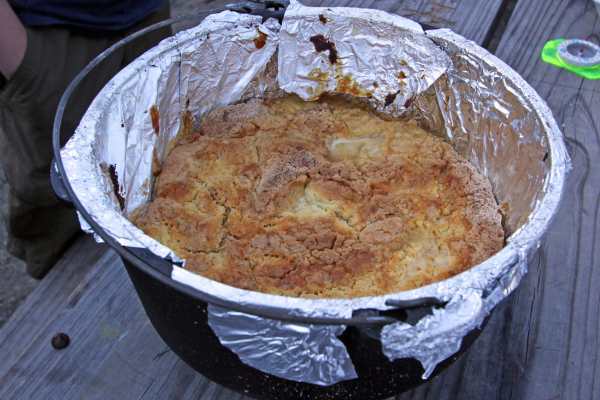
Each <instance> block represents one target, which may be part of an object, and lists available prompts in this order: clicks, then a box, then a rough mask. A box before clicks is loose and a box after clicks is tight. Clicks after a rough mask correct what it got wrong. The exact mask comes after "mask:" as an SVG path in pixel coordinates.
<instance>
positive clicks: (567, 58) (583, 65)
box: [542, 39, 600, 80]
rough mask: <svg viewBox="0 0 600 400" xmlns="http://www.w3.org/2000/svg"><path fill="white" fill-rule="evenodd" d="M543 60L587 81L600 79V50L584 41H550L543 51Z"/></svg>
mask: <svg viewBox="0 0 600 400" xmlns="http://www.w3.org/2000/svg"><path fill="white" fill-rule="evenodd" d="M542 60H543V61H544V62H546V63H548V64H551V65H554V66H556V67H558V68H562V69H566V70H567V71H569V72H572V73H574V74H575V75H578V76H580V77H582V78H585V79H593V80H595V79H600V48H599V47H598V46H596V45H595V44H593V43H590V42H586V41H584V40H579V39H554V40H550V41H549V42H547V43H546V44H545V45H544V48H543V49H542Z"/></svg>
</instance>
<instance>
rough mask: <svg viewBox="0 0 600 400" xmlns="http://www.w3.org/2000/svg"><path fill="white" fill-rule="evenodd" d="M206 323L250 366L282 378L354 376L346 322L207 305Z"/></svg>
mask: <svg viewBox="0 0 600 400" xmlns="http://www.w3.org/2000/svg"><path fill="white" fill-rule="evenodd" d="M208 324H209V325H210V327H211V329H212V330H213V332H214V333H215V334H216V335H217V337H218V338H219V341H220V342H221V344H222V345H223V346H225V347H227V348H228V349H230V350H231V351H233V352H234V353H235V354H237V356H238V357H239V358H240V360H241V361H242V362H243V363H244V364H247V365H249V366H251V367H254V368H256V369H258V370H261V371H263V372H267V373H270V374H272V375H275V376H278V377H280V378H284V379H288V380H292V381H297V382H309V383H312V384H313V385H320V386H329V385H333V384H335V383H338V382H340V381H345V380H349V379H355V378H357V377H358V376H357V375H356V371H355V370H354V365H353V364H352V360H351V359H350V355H349V354H348V351H347V350H346V346H345V345H344V344H343V343H342V342H341V341H340V340H339V339H338V338H337V337H338V336H339V335H341V334H342V333H343V332H344V330H345V329H346V327H345V326H344V325H333V326H331V325H300V324H292V323H289V322H283V321H277V320H272V319H267V318H261V317H257V316H255V315H251V314H245V313H240V312H236V311H231V310H228V309H224V308H221V307H216V306H208Z"/></svg>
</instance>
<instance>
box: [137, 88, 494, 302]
mask: <svg viewBox="0 0 600 400" xmlns="http://www.w3.org/2000/svg"><path fill="white" fill-rule="evenodd" d="M132 219H133V220H134V222H135V223H136V224H137V225H138V226H139V227H140V228H142V229H143V230H144V231H145V232H146V233H147V234H148V235H150V236H152V237H154V238H156V239H158V240H159V241H161V242H162V243H164V244H165V245H167V246H169V247H170V248H172V249H173V250H175V252H176V253H177V254H178V255H179V256H181V257H183V258H185V259H186V260H187V265H188V267H189V268H190V269H191V270H192V271H195V272H198V273H200V274H202V275H205V276H207V277H209V278H212V279H215V280H218V281H221V282H224V283H227V284H230V285H233V286H237V287H241V288H245V289H251V290H257V291H262V292H269V293H275V294H283V295H291V296H303V297H356V296H365V295H378V294H384V293H389V292H394V291H400V290H407V289H412V288H415V287H418V286H422V285H424V284H427V283H431V282H434V281H439V280H442V279H446V278H448V277H450V276H452V275H455V274H457V273H459V272H461V271H463V270H465V269H467V268H469V267H471V266H472V265H475V264H477V263H479V262H481V261H483V260H485V259H486V258H488V257H489V256H491V255H492V254H494V253H495V252H497V251H498V250H500V249H501V248H502V245H503V240H504V239H503V238H504V234H503V230H502V227H501V215H500V213H499V212H498V205H497V204H496V201H495V200H494V197H493V194H492V191H491V187H490V184H489V182H488V181H487V179H485V178H484V177H483V176H481V175H480V174H478V173H477V172H476V171H475V169H474V168H473V166H472V165H471V164H470V163H468V162H467V161H466V160H464V159H462V158H461V157H459V156H458V154H457V153H456V152H455V151H454V150H453V149H452V147H451V146H450V145H449V144H447V143H446V142H444V141H443V140H441V139H440V138H437V137H435V136H433V135H431V134H428V133H426V132H425V131H423V130H422V129H420V128H418V127H417V126H416V125H415V124H414V123H412V122H405V121H387V120H383V119H381V118H379V117H377V116H375V115H374V114H372V113H371V112H369V111H368V110H366V109H364V108H362V107H361V106H358V105H353V104H350V103H347V102H345V101H343V100H340V99H337V98H331V99H326V100H322V101H320V102H317V103H305V102H302V101H300V100H299V99H297V98H295V97H291V96H290V97H285V98H281V99H276V100H270V101H264V102H263V101H259V100H253V101H250V102H248V103H243V104H238V105H233V106H228V107H224V108H221V109H218V110H215V111H213V112H212V113H210V114H209V115H207V116H206V117H205V119H204V120H203V123H202V126H201V129H200V131H199V132H197V133H195V134H192V135H188V136H187V137H184V138H182V139H180V142H179V144H178V145H177V146H176V147H175V148H174V149H173V150H172V152H171V153H170V154H169V156H168V157H167V159H166V161H165V163H164V165H163V166H162V172H161V174H160V176H159V177H158V180H157V184H156V189H155V199H154V201H153V202H151V203H150V204H148V205H147V206H145V207H144V208H142V209H140V210H138V211H137V212H136V213H135V214H134V215H133V216H132Z"/></svg>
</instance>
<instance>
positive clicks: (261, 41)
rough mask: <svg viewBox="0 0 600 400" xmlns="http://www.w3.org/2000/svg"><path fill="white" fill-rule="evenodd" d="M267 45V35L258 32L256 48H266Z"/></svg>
mask: <svg viewBox="0 0 600 400" xmlns="http://www.w3.org/2000/svg"><path fill="white" fill-rule="evenodd" d="M266 43H267V35H265V34H264V33H262V32H261V31H258V36H257V37H256V38H255V39H254V45H255V46H256V48H257V49H262V48H263V47H265V44H266Z"/></svg>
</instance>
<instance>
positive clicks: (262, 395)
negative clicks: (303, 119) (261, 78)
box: [51, 8, 480, 400]
mask: <svg viewBox="0 0 600 400" xmlns="http://www.w3.org/2000/svg"><path fill="white" fill-rule="evenodd" d="M237 11H246V12H257V10H251V9H244V8H238V9H237ZM257 13H258V14H261V15H263V16H269V17H272V16H275V17H281V15H282V12H281V10H279V12H278V11H273V10H266V9H262V10H258V12H257ZM206 15H208V13H202V14H198V15H192V16H185V17H179V18H174V19H170V20H166V21H163V22H160V23H158V24H155V25H152V26H150V27H148V28H145V29H143V30H141V31H139V32H137V33H135V34H133V35H131V36H129V37H127V38H125V39H123V40H121V41H119V42H117V43H116V44H115V45H113V46H112V47H110V48H109V49H107V50H106V51H104V52H103V53H101V54H100V55H99V56H98V57H96V58H95V59H94V60H93V61H92V62H91V63H90V64H89V65H87V66H86V68H84V69H83V70H82V71H81V72H80V73H79V75H77V77H76V78H75V79H74V80H73V82H72V83H71V84H70V85H69V87H68V88H67V90H66V91H65V93H64V95H63V97H62V99H61V101H60V104H59V106H58V110H57V114H56V118H55V122H54V130H53V148H54V156H55V164H54V165H53V168H52V173H51V181H52V185H53V187H54V190H55V192H56V193H57V195H58V196H59V197H60V198H62V199H63V200H65V201H68V202H70V203H72V204H73V205H74V206H75V208H76V209H77V211H79V213H80V214H81V215H82V216H83V218H84V219H85V220H86V221H87V222H88V223H89V225H90V226H91V227H92V228H93V229H94V231H95V232H96V233H97V234H98V235H99V236H100V237H101V238H102V239H103V240H104V241H105V242H106V243H108V245H110V246H111V247H112V248H113V249H114V250H115V251H116V252H117V253H118V254H119V255H120V257H121V258H122V260H123V262H124V264H125V267H126V269H127V272H128V274H129V276H130V278H131V281H132V282H133V284H134V286H135V288H136V290H137V293H138V295H139V297H140V299H141V301H142V304H143V306H144V309H145V310H146V313H147V314H148V317H149V318H150V320H151V322H152V324H153V326H154V327H155V329H156V330H157V332H158V333H159V334H160V336H161V337H162V338H163V340H164V341H165V342H166V343H167V344H168V345H169V347H170V348H171V349H172V350H173V351H174V352H175V353H176V354H177V355H178V356H179V357H181V359H183V360H184V361H185V362H186V363H187V364H189V365H190V366H191V367H192V368H194V369H195V370H196V371H198V372H199V373H201V374H203V375H205V376H206V377H208V378H209V379H211V380H213V381H215V382H217V383H219V384H221V385H224V386H226V387H228V388H230V389H233V390H235V391H238V392H241V393H244V394H247V395H250V396H252V397H255V398H259V399H274V400H290V399H348V400H351V399H357V400H358V399H360V400H375V399H384V398H387V397H390V396H393V395H396V394H398V393H401V392H404V391H407V390H409V389H411V388H414V387H415V386H417V385H419V384H421V383H423V382H424V381H423V380H422V379H421V375H422V374H423V368H422V367H421V365H420V364H419V363H418V362H417V361H416V360H414V359H401V360H397V361H394V362H391V361H389V359H388V358H387V357H386V356H385V355H384V354H383V353H382V351H381V342H380V341H379V340H378V336H379V333H380V331H381V327H382V326H383V325H385V324H388V323H393V322H397V321H398V320H402V321H407V322H409V323H410V322H413V323H414V322H415V321H417V320H418V319H419V318H420V317H421V316H423V315H425V314H427V313H429V312H430V311H431V309H432V307H437V306H440V305H441V304H439V303H438V302H437V301H436V300H435V299H422V300H420V301H417V302H404V303H397V304H392V306H394V307H396V309H395V310H393V311H387V312H376V311H374V312H370V313H366V314H361V315H355V316H353V317H352V318H350V319H331V318H329V319H328V318H306V317H298V316H294V315H289V314H287V313H285V312H282V311H281V310H265V309H253V308H251V307H247V306H242V305H240V304H236V303H232V302H227V301H223V300H222V299H218V298H215V297H212V296H210V295H209V294H206V293H202V292H200V291H197V290H195V289H193V288H191V287H188V286H185V285H183V284H181V283H179V282H176V281H174V280H173V279H171V270H172V265H171V262H169V261H166V260H162V259H160V258H158V257H157V256H155V255H153V254H152V253H150V252H149V251H147V250H142V249H133V248H126V247H123V246H121V245H120V244H119V243H118V242H117V241H116V240H115V239H113V238H112V237H111V236H109V235H108V234H107V233H106V232H105V231H104V230H103V229H102V228H101V227H100V226H99V225H98V224H97V223H96V222H95V221H94V220H93V218H92V217H91V216H90V214H89V213H88V212H87V211H86V209H85V208H84V207H83V206H82V204H81V202H80V201H79V200H78V198H77V196H76V195H75V193H74V192H73V189H72V187H71V185H70V183H69V182H68V180H66V179H63V177H64V176H66V174H65V170H64V166H63V163H62V160H61V156H60V147H61V141H60V134H61V124H62V119H63V114H64V110H65V108H66V107H67V106H68V104H69V101H72V99H73V97H74V96H73V95H74V94H75V93H76V92H77V88H78V87H79V85H80V83H81V82H82V81H83V80H85V79H94V74H93V71H94V68H95V67H96V66H97V65H98V64H100V63H101V62H102V61H103V60H105V59H107V58H109V57H110V56H111V54H113V53H114V52H115V51H116V50H117V49H119V48H121V47H123V46H125V45H126V44H128V43H130V42H132V41H134V40H136V39H137V38H139V37H141V36H142V35H145V34H147V33H149V32H152V31H155V30H157V29H160V28H163V27H165V26H168V25H172V24H173V23H177V22H181V21H183V20H188V19H199V18H202V17H205V16H206ZM208 304H213V305H217V306H221V307H225V308H229V309H232V310H236V311H241V312H245V313H250V314H255V315H259V316H261V317H266V318H272V319H278V320H285V321H293V322H298V323H303V324H327V325H340V324H343V325H347V326H348V328H347V329H346V331H345V332H344V333H343V335H342V336H341V340H342V342H343V343H344V344H345V345H346V348H347V350H348V353H349V354H350V357H351V359H352V362H353V364H354V366H355V369H356V372H357V374H358V376H359V378H357V379H354V380H349V381H344V382H340V383H337V384H335V385H332V386H327V387H323V386H317V385H312V384H306V383H299V382H294V381H289V380H285V379H281V378H278V377H275V376H273V375H269V374H266V373H263V372H261V371H259V370H256V369H254V368H251V367H249V366H247V365H245V364H243V363H242V362H241V361H240V360H239V358H238V357H237V356H236V355H235V354H234V353H233V352H231V351H230V350H229V349H227V348H226V347H224V346H222V345H221V344H220V343H219V340H218V339H217V337H216V336H215V334H214V333H213V332H212V330H211V328H210V327H209V325H208V323H207V305H208ZM198 322H199V323H198ZM479 333H480V330H474V331H472V332H471V333H470V334H469V335H468V336H467V337H465V339H464V340H463V344H462V347H461V349H460V351H459V352H458V353H457V354H455V355H454V356H452V357H451V358H449V359H448V360H446V361H445V362H443V363H441V364H440V365H439V366H438V367H437V368H436V370H435V373H434V376H435V375H436V374H439V373H440V372H441V371H442V370H443V369H444V368H446V367H447V366H448V365H449V364H451V363H452V362H454V361H455V360H456V359H457V358H458V357H459V356H460V354H462V353H463V352H464V351H465V350H466V349H467V348H468V347H469V346H470V345H471V344H472V343H473V341H474V340H475V338H476V337H477V336H478V335H479ZM432 378H433V377H432ZM432 378H430V379H432Z"/></svg>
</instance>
